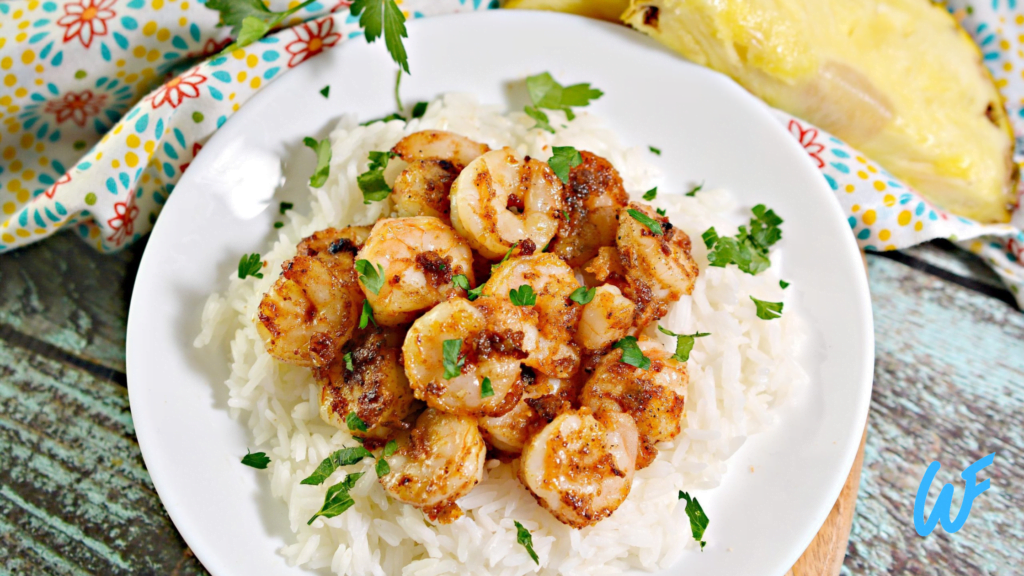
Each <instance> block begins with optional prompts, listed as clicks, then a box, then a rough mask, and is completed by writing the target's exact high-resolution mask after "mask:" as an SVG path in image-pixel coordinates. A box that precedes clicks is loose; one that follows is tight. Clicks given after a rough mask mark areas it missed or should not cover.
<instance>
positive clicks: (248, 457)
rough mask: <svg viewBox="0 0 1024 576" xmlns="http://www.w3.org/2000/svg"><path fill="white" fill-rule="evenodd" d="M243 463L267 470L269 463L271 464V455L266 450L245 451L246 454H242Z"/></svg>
mask: <svg viewBox="0 0 1024 576" xmlns="http://www.w3.org/2000/svg"><path fill="white" fill-rule="evenodd" d="M242 464H245V465H246V466H251V467H253V468H256V469H257V470H266V469H267V464H270V457H268V456H267V453H266V452H252V453H250V452H249V451H248V450H246V451H245V456H242Z"/></svg>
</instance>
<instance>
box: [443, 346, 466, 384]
mask: <svg viewBox="0 0 1024 576" xmlns="http://www.w3.org/2000/svg"><path fill="white" fill-rule="evenodd" d="M441 352H442V356H443V358H444V379H445V380H451V379H452V378H455V377H456V376H458V375H460V374H462V367H463V366H465V364H466V359H465V358H460V356H461V353H462V338H456V339H455V340H445V341H444V342H443V343H442V344H441Z"/></svg>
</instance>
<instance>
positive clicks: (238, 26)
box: [206, 0, 315, 54]
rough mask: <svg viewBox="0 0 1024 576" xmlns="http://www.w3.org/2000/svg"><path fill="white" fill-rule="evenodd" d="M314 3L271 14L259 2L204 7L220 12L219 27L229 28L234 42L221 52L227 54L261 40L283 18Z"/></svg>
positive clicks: (214, 0) (225, 1) (230, 0)
mask: <svg viewBox="0 0 1024 576" xmlns="http://www.w3.org/2000/svg"><path fill="white" fill-rule="evenodd" d="M314 1H315V0H306V1H305V2H303V3H301V4H299V5H297V6H295V7H294V8H289V9H288V10H285V11H284V12H271V11H270V10H269V9H268V8H267V7H266V6H265V5H264V4H263V2H262V1H261V0H209V1H208V2H207V3H206V7H207V8H210V9H212V10H216V11H217V12H220V23H219V25H221V26H230V27H231V35H232V36H234V37H235V41H234V42H233V43H232V44H231V45H229V46H228V47H226V48H224V51H223V52H222V53H223V54H228V53H230V52H232V51H234V50H235V49H237V48H244V47H246V46H248V45H249V44H252V43H253V42H255V41H257V40H259V39H260V38H263V37H264V36H266V35H267V32H269V31H270V30H271V29H273V28H276V27H277V26H278V25H280V24H281V22H283V21H284V19H285V18H287V17H289V16H291V15H292V14H294V13H296V12H298V11H299V10H301V9H303V8H305V7H306V6H308V5H310V4H312V3H313V2H314Z"/></svg>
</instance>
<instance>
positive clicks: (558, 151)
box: [548, 146, 583, 184]
mask: <svg viewBox="0 0 1024 576" xmlns="http://www.w3.org/2000/svg"><path fill="white" fill-rule="evenodd" d="M582 163H583V156H580V153H579V150H576V149H575V148H573V147H572V146H554V147H552V148H551V158H548V166H551V170H552V171H554V173H555V175H556V176H558V179H559V180H561V181H562V182H565V183H566V184H568V183H569V170H570V169H572V168H575V167H577V166H579V165H580V164H582Z"/></svg>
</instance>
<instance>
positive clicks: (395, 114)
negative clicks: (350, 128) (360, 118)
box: [359, 112, 405, 126]
mask: <svg viewBox="0 0 1024 576" xmlns="http://www.w3.org/2000/svg"><path fill="white" fill-rule="evenodd" d="M392 120H401V121H403V122H404V121H405V116H402V115H401V114H399V113H398V112H392V113H391V114H388V115H387V116H383V117H381V118H374V119H373V120H367V121H366V122H362V123H360V124H359V125H360V126H369V125H370V124H373V123H374V122H391V121H392Z"/></svg>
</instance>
